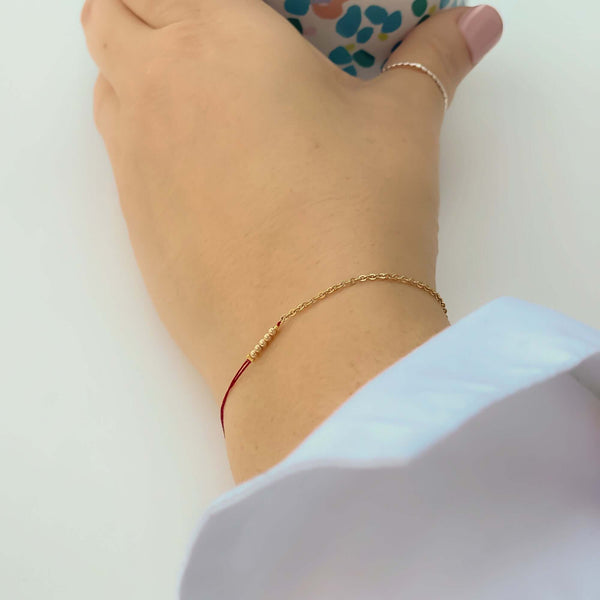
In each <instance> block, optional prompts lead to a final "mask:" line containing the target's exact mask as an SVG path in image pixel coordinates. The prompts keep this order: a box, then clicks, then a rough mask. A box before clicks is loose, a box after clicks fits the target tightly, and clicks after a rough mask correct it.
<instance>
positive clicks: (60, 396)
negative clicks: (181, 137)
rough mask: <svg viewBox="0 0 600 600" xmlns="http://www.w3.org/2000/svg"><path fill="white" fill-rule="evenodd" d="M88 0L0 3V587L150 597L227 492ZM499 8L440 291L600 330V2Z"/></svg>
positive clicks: (449, 194) (478, 86) (216, 434)
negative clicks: (134, 184) (96, 61)
mask: <svg viewBox="0 0 600 600" xmlns="http://www.w3.org/2000/svg"><path fill="white" fill-rule="evenodd" d="M82 4H83V2H82V1H81V2H80V1H79V0H63V1H62V2H48V1H46V0H44V1H42V0H28V1H24V2H9V1H8V0H2V8H3V11H2V14H3V27H2V36H0V108H1V110H0V131H1V138H0V275H1V279H0V282H1V283H0V286H1V287H0V290H1V294H0V359H1V365H2V376H1V378H0V403H1V406H0V408H1V410H2V413H1V414H2V418H1V421H0V474H1V479H0V482H1V483H0V486H1V487H0V595H1V596H2V597H3V598H11V599H15V600H30V599H31V600H33V599H36V600H37V599H39V598H44V599H45V600H55V599H56V600H58V599H60V600H75V599H77V600H80V599H81V598H85V599H86V600H100V599H102V600H105V599H106V598H114V599H119V600H121V599H123V600H125V599H127V600H129V599H133V598H144V599H145V600H158V599H161V600H162V599H165V598H174V597H175V593H176V583H177V577H178V574H179V569H180V567H181V561H182V560H183V557H184V554H185V550H186V547H187V544H188V542H189V541H190V537H191V535H192V532H193V529H194V526H195V524H196V522H197V521H198V520H199V518H200V515H201V514H202V512H203V510H204V509H205V508H206V507H207V506H208V504H209V503H210V502H211V501H212V500H214V499H215V498H216V497H218V496H219V495H220V494H221V493H222V492H224V491H225V490H227V489H229V488H230V487H231V486H232V485H233V480H232V478H231V475H230V473H229V468H228V463H227V458H226V454H225V446H224V443H223V439H222V434H221V429H220V423H219V415H218V409H217V406H216V403H215V402H214V400H213V399H212V398H210V397H209V395H208V389H207V387H206V386H205V384H204V383H203V381H202V380H201V379H200V377H199V376H198V375H197V374H196V372H195V371H194V370H193V369H192V367H191V366H190V365H189V364H188V363H187V361H186V359H185V358H184V357H183V355H182V354H181V353H180V352H179V350H178V348H177V347H176V346H175V345H174V343H173V342H172V341H171V340H170V338H169V336H168V334H167V333H166V331H165V329H164V328H163V326H162V324H161V323H160V321H159V320H158V317H157V316H156V314H155V312H154V310H153V307H152V305H151V302H150V299H149V297H148V295H147V293H146V291H145V288H144V286H143V283H142V280H141V276H140V275H139V273H138V270H137V267H136V264H135V261H134V258H133V254H132V251H131V248H130V245H129V241H128V237H127V231H126V228H125V225H124V222H123V219H122V217H121V213H120V209H119V204H118V198H117V193H116V189H115V185H114V182H113V179H112V173H111V169H110V164H109V162H108V159H107V156H106V154H105V150H104V147H103V144H102V140H101V138H100V136H99V135H98V134H97V133H96V131H95V128H94V124H93V119H92V87H93V83H94V79H95V76H96V69H95V67H94V65H93V63H92V62H91V59H90V58H89V56H88V55H87V51H86V48H85V44H84V38H83V33H82V31H81V28H80V24H79V13H80V10H81V6H82ZM496 6H497V7H498V8H499V9H500V11H501V12H502V14H503V17H504V20H505V35H504V38H503V40H502V41H501V43H500V45H499V46H498V47H497V48H496V49H495V50H494V51H493V53H492V54H490V55H489V56H488V57H487V58H485V59H484V61H483V62H482V63H481V64H480V65H479V66H478V68H477V69H476V71H475V72H474V73H472V74H471V75H470V76H469V78H468V80H467V81H466V82H465V83H464V84H463V85H462V88H461V89H460V91H459V93H458V95H457V97H456V99H455V102H454V105H453V107H452V108H451V110H450V111H449V113H448V115H447V122H446V125H445V130H444V136H443V144H442V178H441V185H442V209H441V245H440V261H439V275H438V288H439V289H440V291H441V292H442V294H443V296H444V298H445V300H446V302H447V304H448V305H449V307H450V313H451V317H452V320H453V321H456V320H457V319H458V318H460V317H462V316H464V315H465V314H467V313H469V312H471V311H472V310H474V309H475V308H477V307H478V306H480V305H482V304H484V303H486V302H488V301H489V300H492V299H493V298H496V297H498V296H502V295H512V296H517V297H519V298H522V299H525V300H529V301H532V302H537V303H540V304H545V305H547V306H549V307H552V308H555V309H558V310H560V311H562V312H564V313H566V314H568V315H570V316H572V317H575V318H577V319H579V320H581V321H584V322H586V323H588V324H591V325H593V326H596V327H600V311H599V310H598V307H599V306H600V282H599V275H598V270H599V265H600V242H599V241H598V231H599V226H598V223H599V220H600V201H599V200H600V193H599V192H600V184H599V183H598V171H599V169H600V166H599V164H598V162H599V160H598V159H599V158H600V153H599V151H598V137H599V135H600V126H599V121H600V117H599V116H598V115H599V112H598V111H599V107H600V83H599V80H598V68H597V61H598V56H600V31H599V27H600V25H599V23H600V5H599V4H598V3H596V2H592V0H586V1H580V2H578V3H572V2H568V3H567V2H559V1H558V0H545V1H544V2H539V1H538V2H516V1H512V2H511V1H509V0H497V2H496ZM563 6H564V7H566V8H564V9H563Z"/></svg>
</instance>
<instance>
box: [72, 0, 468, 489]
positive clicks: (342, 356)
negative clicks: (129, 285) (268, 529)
mask: <svg viewBox="0 0 600 600" xmlns="http://www.w3.org/2000/svg"><path fill="white" fill-rule="evenodd" d="M466 10H468V9H464V8H463V9H453V10H450V11H447V12H444V13H442V14H439V15H437V16H435V17H433V18H431V19H429V20H428V21H426V22H425V23H423V25H421V26H420V27H419V28H417V30H416V31H415V32H413V34H411V35H410V36H409V38H408V39H407V40H406V41H405V42H404V43H403V44H402V46H400V48H399V50H398V51H397V52H396V54H395V55H394V59H395V60H414V61H418V62H421V63H423V64H426V65H427V66H429V67H430V68H431V69H432V70H433V71H434V72H435V73H436V74H437V75H438V76H439V77H440V79H442V81H443V82H444V85H445V86H446V88H447V90H448V92H449V94H450V96H451V97H452V96H453V95H454V92H455V89H456V86H457V85H458V83H459V82H460V80H461V79H462V78H463V77H464V76H465V75H466V74H467V73H468V72H469V71H470V70H471V68H472V67H473V65H472V62H471V58H470V55H469V51H468V48H467V46H466V45H465V42H464V40H463V38H462V37H461V35H460V32H459V30H458V28H457V26H456V22H457V20H458V18H459V17H460V16H461V15H462V14H463V13H464V12H465V11H466ZM81 22H82V25H83V28H84V31H85V35H86V40H87V44H88V48H89V51H90V53H91V55H92V57H93V59H94V60H95V62H96V63H97V65H98V67H99V76H98V80H97V84H96V87H95V93H94V118H95V122H96V125H97V128H98V130H99V132H100V134H101V135H102V137H103V139H104V142H105V145H106V149H107V151H108V154H109V157H110V160H111V164H112V167H113V172H114V176H115V180H116V183H117V187H118V191H119V199H120V203H121V207H122V211H123V215H124V217H125V219H126V222H127V227H128V230H129V235H130V239H131V243H132V246H133V249H134V252H135V256H136V259H137V262H138V265H139V268H140V269H141V272H142V274H143V277H144V280H145V283H146V286H147V288H148V291H149V293H150V295H151V297H152V300H153V302H154V304H155V306H156V309H157V311H158V313H159V315H160V317H161V319H162V321H163V322H164V324H165V325H166V327H167V328H168V330H169V332H170V333H171V335H172V336H173V338H174V339H175V341H176V342H177V344H178V345H179V346H180V347H181V348H182V350H183V351H184V352H185V354H186V356H187V357H188V358H189V360H190V361H191V362H192V363H193V364H194V365H195V367H196V368H197V369H198V370H199V371H200V373H201V374H202V376H203V377H204V378H205V380H206V381H207V383H208V385H209V386H210V388H211V390H212V392H213V395H214V398H215V402H216V403H217V404H218V406H220V404H221V400H222V398H223V395H224V393H225V390H226V389H227V387H228V385H229V382H230V381H231V379H232V377H233V375H234V374H235V372H236V371H237V370H238V368H239V367H240V365H241V364H242V362H243V361H244V359H245V356H246V354H247V353H248V352H249V351H250V350H251V349H252V348H253V347H254V345H255V344H256V343H257V341H258V340H259V339H260V338H261V337H262V336H263V335H264V333H265V332H266V331H267V330H268V328H269V327H271V326H273V325H274V324H275V323H276V322H277V320H278V319H279V318H280V317H281V315H283V314H284V313H286V312H287V311H288V310H290V309H291V308H293V307H295V306H296V305H297V304H299V303H300V302H302V301H304V300H307V299H309V298H311V297H312V296H314V295H315V294H317V293H319V292H320V291H321V290H324V289H326V288H327V287H329V286H330V285H332V284H334V283H337V282H339V281H342V280H344V279H348V278H350V277H353V276H356V275H360V274H363V273H372V272H395V273H400V274H404V275H408V276H411V277H414V278H416V279H419V280H421V281H424V282H426V283H428V284H429V285H431V286H432V287H435V263H436V257H437V233H438V225H437V215H438V202H439V190H438V145H439V133H440V128H441V125H442V121H443V103H442V98H441V95H440V92H439V90H438V88H437V87H436V86H435V84H434V83H433V82H432V81H431V79H430V78H429V77H427V76H426V75H423V74H422V73H416V72H414V71H410V70H406V69H396V70H392V71H389V72H387V73H384V74H382V75H381V76H380V77H378V78H377V79H375V80H374V81H371V82H363V81H361V80H358V79H356V78H354V77H352V76H350V75H348V74H346V73H344V72H343V71H341V70H340V69H339V68H338V67H336V66H335V65H333V63H331V62H330V61H329V60H328V59H327V58H326V57H325V56H323V55H322V54H320V53H319V52H318V51H317V50H316V49H315V48H313V47H312V46H311V45H310V44H309V43H307V42H306V40H304V39H303V38H302V37H301V36H300V35H298V33H297V31H296V30H295V29H294V27H293V26H292V25H290V24H289V23H288V22H287V21H286V20H285V19H283V18H282V17H281V16H279V15H278V14H277V13H276V12H274V11H273V10H272V9H271V8H270V7H268V6H267V5H266V4H264V3H263V2H261V1H260V0H228V2H224V1H223V0H156V1H153V2H150V1H148V0H92V1H90V0H88V1H87V2H86V3H85V5H84V7H83V10H82V13H81ZM447 326H448V321H447V319H446V318H445V316H444V314H443V312H442V310H441V308H440V306H439V305H438V304H437V303H436V301H435V300H434V299H433V298H431V297H430V296H428V295H427V294H425V293H424V292H422V291H420V290H416V289H413V288H410V287H408V286H404V285H400V284H397V283H394V282H389V281H386V282H381V281H377V282H366V283H360V284H358V285H356V286H353V287H352V288H349V289H345V290H342V291H340V292H337V293H336V294H333V295H332V296H330V297H329V298H327V299H326V300H324V301H322V302H320V303H318V304H317V305H315V306H313V307H311V308H310V309H308V310H306V311H304V312H303V313H301V314H300V315H297V316H296V317H294V318H293V319H292V320H290V321H289V322H288V323H286V324H284V326H283V327H282V330H281V331H280V333H279V334H278V335H277V338H276V339H275V341H274V342H273V343H272V344H271V345H270V346H269V347H268V348H267V350H266V351H265V352H264V353H263V355H261V357H260V358H259V359H258V360H257V361H256V362H255V363H253V364H252V365H250V367H249V368H248V369H247V370H246V371H245V373H244V374H243V375H242V377H241V378H240V380H239V381H238V382H237V384H236V386H235V387H234V388H233V390H232V392H231V393H230V395H229V398H228V401H227V407H226V411H225V431H226V442H227V452H228V457H229V461H230V464H231V469H232V472H233V476H234V479H235V481H236V482H237V483H240V482H242V481H244V480H246V479H248V478H249V477H253V476H255V475H257V474H259V473H261V472H263V471H265V470H266V469H268V468H270V467H271V466H273V465H274V464H276V463H277V462H279V461H280V460H281V459H282V458H284V457H285V456H286V455H287V454H289V452H291V451H292V450H293V449H294V448H295V447H297V445H298V444H299V443H300V442H302V440H304V439H305V438H306V436H307V435H309V434H310V432H311V431H313V430H314V428H315V427H316V426H318V425H319V424H320V423H321V422H322V421H323V420H324V419H326V418H327V417H328V416H329V415H331V413H332V412H333V411H334V410H335V409H336V408H337V407H338V406H339V405H340V404H341V403H343V402H344V401H345V400H347V399H348V397H349V396H350V395H351V394H352V393H353V392H354V391H356V390H357V389H358V388H359V387H361V386H362V385H364V384H365V383H366V382H368V381H369V380H370V379H372V378H373V377H375V376H376V375H377V374H378V373H380V372H381V371H382V370H384V369H385V368H387V367H388V366H390V365H391V364H393V363H394V362H396V361H397V360H398V359H400V358H401V357H402V356H404V355H405V354H407V353H408V352H410V351H411V350H412V349H414V348H415V347H416V346H418V345H420V344H422V343H423V342H425V341H426V340H427V339H429V338H430V337H431V336H432V335H435V334H436V333H437V332H439V331H441V330H442V329H443V328H445V327H447ZM219 426H220V425H219Z"/></svg>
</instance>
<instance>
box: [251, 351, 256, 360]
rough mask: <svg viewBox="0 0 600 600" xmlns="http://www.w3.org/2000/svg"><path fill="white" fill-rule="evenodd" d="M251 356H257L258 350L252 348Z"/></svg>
mask: <svg viewBox="0 0 600 600" xmlns="http://www.w3.org/2000/svg"><path fill="white" fill-rule="evenodd" d="M250 356H251V357H252V358H256V350H252V352H250Z"/></svg>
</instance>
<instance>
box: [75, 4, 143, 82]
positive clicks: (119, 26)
mask: <svg viewBox="0 0 600 600" xmlns="http://www.w3.org/2000/svg"><path fill="white" fill-rule="evenodd" d="M81 24H82V26H83V29H84V32H85V36H86V42H87V45H88V49H89V51H90V54H91V56H92V58H93V60H94V62H95V63H96V64H97V65H98V68H99V69H100V71H101V72H102V74H103V75H104V76H105V77H106V78H107V79H108V80H109V81H110V82H111V84H112V85H113V87H114V88H115V89H117V90H118V88H119V85H120V83H121V82H122V81H126V80H128V79H129V77H130V75H131V72H132V66H134V65H135V62H136V60H140V59H142V58H143V56H144V47H145V46H147V43H148V40H149V37H150V34H151V32H152V29H151V28H150V27H149V26H148V25H147V24H146V23H144V22H143V21H141V20H140V19H139V18H138V17H137V16H136V15H134V14H133V13H132V12H131V11H130V10H129V9H128V8H127V7H126V6H125V5H124V4H123V2H122V0H87V1H86V3H85V4H84V6H83V9H82V11H81Z"/></svg>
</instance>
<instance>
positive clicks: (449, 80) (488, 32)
mask: <svg viewBox="0 0 600 600" xmlns="http://www.w3.org/2000/svg"><path fill="white" fill-rule="evenodd" d="M502 30H503V23H502V18H501V17H500V15H499V14H498V12H497V11H496V10H495V9H494V8H492V7H491V6H487V5H482V6H477V7H473V8H455V9H451V10H447V11H441V12H438V13H437V14H436V15H435V16H433V17H432V18H430V19H428V20H426V21H424V22H423V23H422V24H421V25H419V26H418V27H416V28H415V29H414V30H413V31H411V32H410V33H409V35H408V36H407V37H406V39H405V40H404V41H403V42H402V44H401V45H400V47H399V48H398V49H397V50H396V51H395V52H394V53H393V54H392V55H391V56H390V58H389V59H388V60H387V61H386V66H387V65H392V64H394V63H396V62H416V63H420V64H422V65H423V66H425V67H426V68H428V69H429V70H431V71H432V72H433V73H434V74H435V75H436V76H437V77H438V78H439V79H440V80H441V82H442V84H443V86H444V87H445V89H446V91H447V93H448V97H449V102H451V101H452V99H453V97H454V94H455V92H456V89H457V87H458V85H459V84H460V82H461V81H462V80H463V79H464V78H465V77H466V76H467V74H468V73H469V72H470V71H471V70H472V69H473V67H474V66H475V65H476V64H477V63H478V62H479V61H480V60H481V59H482V58H483V56H485V54H487V52H488V51H489V50H491V49H492V48H493V47H494V46H495V45H496V43H497V42H498V41H499V40H500V37H501V36H502ZM371 84H372V85H373V86H379V87H380V88H381V91H382V92H385V91H387V92H388V93H389V94H391V95H394V96H397V95H399V94H401V95H405V94H409V95H411V94H413V95H414V98H415V102H416V104H418V105H419V106H422V107H423V108H425V110H426V111H432V114H436V115H438V116H439V118H440V122H441V118H442V117H443V114H444V102H443V95H442V94H441V92H440V89H439V88H438V86H437V85H436V83H435V81H434V80H433V79H432V78H431V77H430V76H429V75H426V74H425V73H423V72H419V71H416V70H410V69H405V68H396V69H390V70H389V71H385V72H383V73H382V74H381V75H379V76H378V77H376V78H375V79H373V80H372V81H371ZM428 114H429V113H428Z"/></svg>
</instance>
